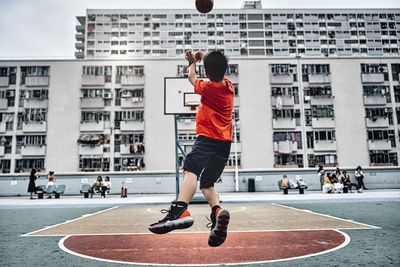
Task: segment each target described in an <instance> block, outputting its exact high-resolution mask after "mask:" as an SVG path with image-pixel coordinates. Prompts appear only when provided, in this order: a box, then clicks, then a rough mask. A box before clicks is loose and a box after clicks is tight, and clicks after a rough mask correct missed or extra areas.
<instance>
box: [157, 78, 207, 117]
mask: <svg viewBox="0 0 400 267" xmlns="http://www.w3.org/2000/svg"><path fill="white" fill-rule="evenodd" d="M199 104H200V95H197V94H195V93H194V88H193V85H192V84H191V83H190V82H189V81H188V79H187V78H186V77H165V78H164V114H165V115H189V114H196V108H194V107H197V106H198V105H199Z"/></svg>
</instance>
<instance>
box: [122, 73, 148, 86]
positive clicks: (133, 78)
mask: <svg viewBox="0 0 400 267" xmlns="http://www.w3.org/2000/svg"><path fill="white" fill-rule="evenodd" d="M143 84H144V76H143V75H123V76H121V85H143Z"/></svg>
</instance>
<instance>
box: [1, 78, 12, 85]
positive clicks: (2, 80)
mask: <svg viewBox="0 0 400 267" xmlns="http://www.w3.org/2000/svg"><path fill="white" fill-rule="evenodd" d="M9 85H10V79H9V78H8V77H0V87H8V86H9Z"/></svg>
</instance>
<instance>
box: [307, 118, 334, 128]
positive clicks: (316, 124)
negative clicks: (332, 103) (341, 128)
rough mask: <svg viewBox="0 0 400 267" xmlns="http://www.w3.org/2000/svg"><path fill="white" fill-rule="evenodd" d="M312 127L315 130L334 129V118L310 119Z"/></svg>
mask: <svg viewBox="0 0 400 267" xmlns="http://www.w3.org/2000/svg"><path fill="white" fill-rule="evenodd" d="M312 127H313V128H316V129H324V128H335V118H334V117H327V118H312Z"/></svg>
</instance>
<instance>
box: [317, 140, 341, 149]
mask: <svg viewBox="0 0 400 267" xmlns="http://www.w3.org/2000/svg"><path fill="white" fill-rule="evenodd" d="M314 151H315V152H323V151H336V141H334V140H332V141H321V140H319V141H314Z"/></svg>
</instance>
